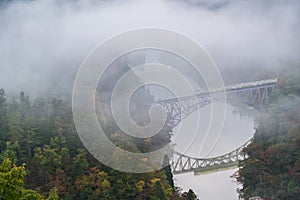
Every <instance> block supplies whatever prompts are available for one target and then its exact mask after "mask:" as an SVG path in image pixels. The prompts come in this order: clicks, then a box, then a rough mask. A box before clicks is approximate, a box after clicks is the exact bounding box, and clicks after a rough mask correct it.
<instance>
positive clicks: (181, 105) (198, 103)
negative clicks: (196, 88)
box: [153, 79, 277, 174]
mask: <svg viewBox="0 0 300 200" xmlns="http://www.w3.org/2000/svg"><path fill="white" fill-rule="evenodd" d="M276 83H277V79H268V80H262V81H255V82H247V83H241V84H237V85H232V86H228V87H225V89H224V90H222V91H221V90H215V91H212V92H210V93H208V92H207V93H199V94H197V95H195V96H187V97H181V98H174V99H166V100H159V101H155V102H154V103H153V104H156V105H160V106H162V107H163V109H164V110H165V112H166V115H167V116H166V126H168V127H170V128H171V129H173V128H174V127H175V126H177V125H178V124H179V123H180V121H182V120H183V119H185V118H186V117H188V116H189V115H190V114H191V113H193V112H194V111H196V110H198V109H201V108H202V107H204V106H206V105H208V104H211V103H214V102H217V101H219V100H221V99H222V98H224V91H225V97H226V99H227V100H229V101H230V100H240V101H241V102H243V103H245V104H248V105H250V106H252V107H253V108H255V109H257V110H259V111H264V110H265V105H266V104H267V102H268V99H269V95H270V93H271V92H272V90H273V89H274V88H275V85H276ZM250 142H251V140H249V141H248V142H246V143H245V144H243V145H242V146H240V147H238V148H237V149H235V150H233V151H232V152H230V153H227V154H224V155H221V156H218V157H214V158H193V157H189V156H187V155H184V154H181V153H179V152H177V151H175V150H174V152H173V157H172V159H171V167H172V170H173V172H174V174H179V173H185V172H194V173H195V174H199V173H204V172H209V171H210V172H212V171H215V170H222V169H227V168H229V167H233V166H236V165H237V164H238V162H239V161H240V160H243V159H245V158H246V155H244V154H243V153H242V150H243V148H244V147H246V146H247V145H248V144H249V143H250Z"/></svg>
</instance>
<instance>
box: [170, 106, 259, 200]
mask: <svg viewBox="0 0 300 200" xmlns="http://www.w3.org/2000/svg"><path fill="white" fill-rule="evenodd" d="M226 111H227V112H226V118H225V123H224V127H223V130H222V132H221V133H220V134H218V133H213V132H207V128H208V124H209V120H210V117H209V116H210V114H209V113H210V108H209V107H204V108H202V109H201V110H200V111H197V112H195V113H193V114H191V115H190V116H189V117H188V118H186V119H185V120H184V122H183V123H182V125H181V127H177V128H176V129H175V130H174V133H175V136H174V139H173V142H174V143H175V149H176V150H177V151H179V152H181V153H184V154H186V155H189V156H193V157H206V158H209V157H213V156H218V155H222V154H225V153H228V152H230V151H232V150H234V149H236V148H237V147H239V146H241V145H242V144H244V143H245V142H246V141H248V140H249V139H250V138H251V137H252V136H253V134H254V117H255V115H257V114H259V113H258V112H257V111H255V110H253V109H251V108H237V107H233V106H231V105H228V106H227V109H226ZM197 116H199V118H198V119H200V120H197ZM197 121H200V122H198V125H199V129H198V130H197V131H195V126H196V125H197V123H196V122H197ZM179 129H180V131H179V132H177V133H176V131H178V130H179ZM236 170H237V169H230V170H227V171H220V172H215V173H212V174H205V175H197V176H195V175H194V174H193V173H186V174H180V175H175V183H176V185H177V186H180V187H181V188H183V189H184V190H187V189H189V188H192V189H193V190H194V192H195V193H196V194H197V195H198V196H199V198H200V199H201V200H235V199H238V194H237V192H236V189H237V188H238V187H240V186H239V185H238V184H237V182H236V180H235V179H233V178H230V176H231V175H232V174H233V173H234V172H235V171H236Z"/></svg>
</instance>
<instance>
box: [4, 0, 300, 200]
mask: <svg viewBox="0 0 300 200" xmlns="http://www.w3.org/2000/svg"><path fill="white" fill-rule="evenodd" d="M0 2H1V1H0ZM2 2H4V1H2ZM0 4H1V3H0ZM142 27H160V28H167V29H172V30H175V31H178V32H181V33H183V34H185V35H187V36H189V37H191V38H193V39H194V40H195V41H197V42H198V43H200V44H202V45H203V46H204V48H205V49H206V50H207V51H208V53H209V54H210V55H211V57H212V58H213V60H214V61H215V62H216V64H217V66H218V67H219V69H220V70H221V72H222V74H223V75H224V80H225V82H226V83H233V82H236V83H237V82H241V81H251V80H253V79H259V78H270V77H274V76H276V73H279V72H280V70H281V69H284V68H285V67H287V66H295V65H299V64H300V63H299V53H300V37H299V35H300V2H299V1H298V0H290V1H283V0H273V1H267V0H213V1H211V0H189V1H184V0H151V1H147V0H111V1H109V0H106V1H104V0H103V1H97V0H72V1H71V0H69V1H60V0H36V1H21V0H18V1H10V2H9V3H2V5H1V6H0V60H1V63H0V88H4V89H5V90H6V92H7V94H9V95H16V94H18V93H19V92H20V91H25V93H27V94H29V95H30V96H33V97H36V96H40V95H44V96H46V95H47V96H48V95H56V96H61V97H62V96H63V97H64V96H70V94H71V92H72V86H73V82H74V78H75V75H76V72H77V69H78V68H79V67H80V64H81V62H82V61H83V59H84V58H85V57H86V56H87V54H88V53H89V52H90V51H91V50H92V49H93V48H94V47H95V46H96V45H97V44H99V43H100V42H102V41H104V40H105V39H107V38H109V37H111V36H112V35H115V34H118V33H120V32H124V31H127V30H131V29H136V28H142ZM231 121H232V120H231ZM234 122H235V123H236V124H238V123H239V122H237V121H234ZM191 123H193V122H191ZM245 124H246V125H247V129H248V132H249V134H250V135H249V134H248V135H247V134H246V135H244V136H243V135H242V136H239V137H238V138H236V137H234V136H233V135H228V137H227V136H224V134H223V136H224V137H223V141H222V142H223V143H222V144H224V146H225V147H226V148H228V149H226V152H227V150H230V149H232V148H231V147H237V146H239V145H238V144H237V141H239V142H241V143H240V144H243V142H245V141H246V140H247V139H249V138H250V137H251V135H252V131H253V130H252V129H251V128H250V127H252V122H249V123H248V122H245ZM248 125H249V127H248ZM225 126H226V124H225ZM225 128H226V127H225ZM242 128H243V127H242ZM237 130H238V131H239V130H240V129H237ZM237 130H236V131H237ZM228 132H230V131H228ZM201 137H202V136H201ZM221 139H222V138H221ZM231 139H236V140H231ZM199 140H200V139H199ZM227 140H228V141H227ZM186 142H188V141H186ZM186 144H187V143H186ZM179 147H180V144H179ZM191 148H192V150H193V148H198V147H197V145H196V147H195V146H192V147H191ZM218 148H219V149H218ZM203 151H205V149H204V150H203ZM220 151H224V149H223V148H222V147H220V146H218V147H217V148H216V150H215V152H212V153H213V154H214V153H215V154H218V153H219V152H220ZM194 152H196V154H198V155H199V154H201V153H203V154H205V152H199V148H198V149H196V150H195V151H194ZM190 153H192V152H190ZM206 153H207V152H206ZM231 172H232V171H231ZM231 172H230V173H231ZM220 174H222V173H220ZM223 174H224V176H223V177H220V178H219V179H218V180H219V183H213V184H216V185H218V186H219V185H222V180H223V178H224V177H228V175H229V174H228V173H223ZM178 179H180V182H181V183H185V182H188V181H189V177H185V178H184V176H178ZM206 180H209V178H207V176H206ZM226 180H228V181H229V179H226ZM191 182H192V181H191ZM194 182H195V181H194ZM195 184H196V183H191V185H195ZM202 186H203V188H204V189H206V188H205V187H204V186H205V183H204V182H202ZM206 186H207V187H208V185H206ZM185 187H188V186H185ZM230 187H234V186H230ZM196 191H198V190H196ZM199 191H200V190H199ZM201 191H202V190H201ZM207 192H208V193H209V192H210V193H214V195H215V196H216V195H219V199H221V198H222V197H223V195H224V194H222V193H220V194H216V192H215V191H214V189H213V188H212V190H211V191H207ZM223 192H226V191H223ZM229 193H230V194H229V195H228V196H230V195H231V193H233V191H229ZM234 195H235V194H233V196H234ZM203 196H206V195H205V194H204V195H203ZM208 196H209V195H208ZM200 197H201V195H200ZM235 197H236V196H234V197H233V198H235ZM228 198H229V197H228Z"/></svg>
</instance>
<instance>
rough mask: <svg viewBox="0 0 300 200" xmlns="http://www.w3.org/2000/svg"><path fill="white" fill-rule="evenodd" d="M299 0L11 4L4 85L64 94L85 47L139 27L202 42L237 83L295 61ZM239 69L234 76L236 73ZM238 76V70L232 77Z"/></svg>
mask: <svg viewBox="0 0 300 200" xmlns="http://www.w3.org/2000/svg"><path fill="white" fill-rule="evenodd" d="M299 5H300V4H299V3H298V1H297V0H294V1H288V3H287V2H286V1H280V0H278V1H263V0H260V1H259V0H254V1H239V0H232V1H223V0H214V1H205V0H202V1H201V0H199V1H196V0H194V1H192V0H190V1H175V0H165V1H163V0H153V1H146V0H128V1H93V0H88V1H86V0H76V1H58V0H47V1H46V0H39V1H12V2H10V3H4V4H2V6H1V9H0V27H1V29H0V60H1V64H0V76H1V78H0V87H3V88H5V89H6V91H7V93H9V94H14V93H19V92H20V91H21V90H24V91H25V92H26V93H29V94H31V95H45V94H52V95H53V94H55V95H64V94H68V95H69V93H70V92H71V88H72V84H73V80H74V77H75V74H76V70H77V69H78V67H79V66H80V64H81V62H82V60H83V59H84V58H85V56H86V55H87V54H88V52H89V51H90V50H91V49H92V48H93V47H95V46H96V45H97V44H98V43H100V42H101V41H103V40H105V39H107V38H108V37H111V36H112V35H114V34H117V33H119V32H123V31H126V30H130V29H134V28H141V27H161V28H168V29H173V30H175V31H179V32H181V33H183V34H186V35H187V36H190V37H192V38H193V39H194V40H196V41H197V42H199V43H200V44H202V45H203V46H204V47H205V48H206V49H207V51H208V52H209V53H210V55H211V56H212V58H213V59H214V61H215V62H216V63H217V65H218V67H219V68H220V69H221V71H222V73H223V74H224V75H225V76H226V75H228V74H232V75H233V78H231V79H230V80H236V81H235V82H239V81H240V80H238V79H242V78H241V76H242V75H243V74H246V75H247V76H246V77H248V79H250V80H251V78H254V77H255V75H253V76H251V75H250V76H249V72H248V71H249V70H250V72H251V73H253V72H255V71H256V70H259V71H262V69H266V70H268V69H270V68H271V69H273V68H277V67H285V66H288V65H296V64H297V63H298V61H297V56H298V55H299V49H300V45H299V44H300V43H299V37H298V36H299V27H300V26H299V13H300V12H299ZM232 72H234V73H232ZM235 74H237V75H235Z"/></svg>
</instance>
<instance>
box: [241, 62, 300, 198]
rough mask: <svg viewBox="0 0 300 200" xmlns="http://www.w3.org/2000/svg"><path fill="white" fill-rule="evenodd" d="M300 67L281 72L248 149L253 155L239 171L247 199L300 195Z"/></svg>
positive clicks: (294, 196) (246, 150) (296, 196)
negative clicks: (266, 109)
mask: <svg viewBox="0 0 300 200" xmlns="http://www.w3.org/2000/svg"><path fill="white" fill-rule="evenodd" d="M299 96H300V68H299V67H297V68H292V69H291V68H289V69H287V70H286V72H285V73H284V74H282V75H280V79H279V82H278V84H277V87H276V89H275V91H274V92H273V93H272V96H271V99H270V104H269V106H268V107H269V108H268V112H266V113H264V114H263V115H262V116H261V117H260V118H259V119H258V126H257V128H256V132H255V135H254V139H253V142H252V143H251V144H250V145H249V146H248V147H247V148H245V149H244V153H245V154H247V155H248V156H249V157H248V158H247V159H246V160H244V161H242V162H240V166H239V167H240V169H239V171H238V172H237V173H236V174H235V176H236V178H237V180H238V181H239V182H240V183H241V184H243V188H242V189H241V190H239V193H240V195H241V196H242V197H244V198H245V199H248V198H250V197H253V196H259V197H261V198H263V199H266V200H271V199H272V200H273V199H274V200H275V199H281V200H284V199H288V200H297V199H299V197H300V98H299Z"/></svg>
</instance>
